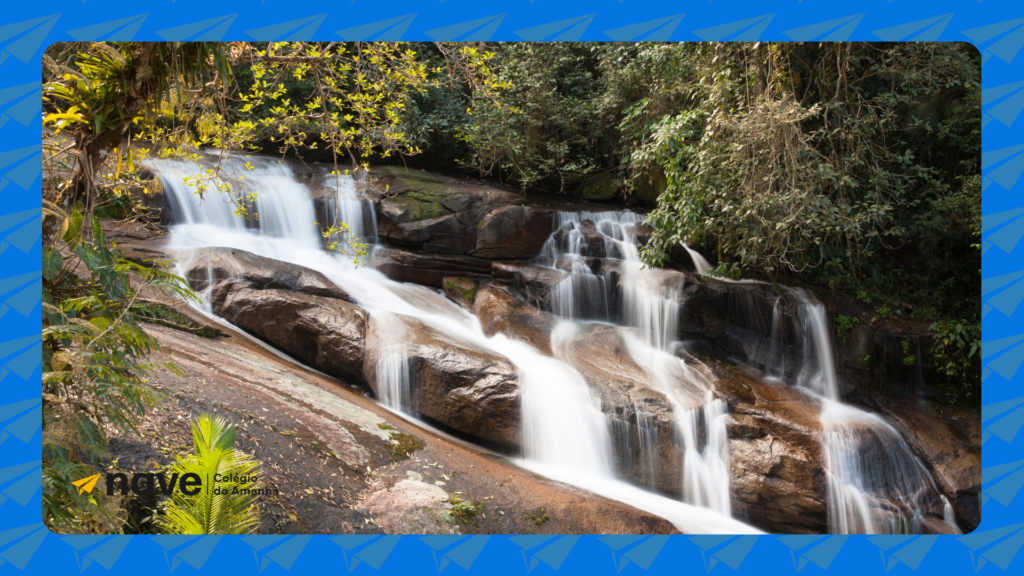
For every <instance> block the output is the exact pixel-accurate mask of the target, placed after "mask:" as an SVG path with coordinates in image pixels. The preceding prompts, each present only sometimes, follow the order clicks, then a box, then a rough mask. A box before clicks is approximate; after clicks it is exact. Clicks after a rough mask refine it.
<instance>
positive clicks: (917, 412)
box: [875, 397, 981, 533]
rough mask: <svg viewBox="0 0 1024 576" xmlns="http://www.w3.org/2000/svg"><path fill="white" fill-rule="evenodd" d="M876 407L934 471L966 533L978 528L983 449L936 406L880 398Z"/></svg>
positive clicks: (939, 486) (907, 400)
mask: <svg viewBox="0 0 1024 576" xmlns="http://www.w3.org/2000/svg"><path fill="white" fill-rule="evenodd" d="M875 404H876V405H877V406H878V407H879V408H880V409H881V410H882V411H883V412H884V413H885V414H886V415H888V416H889V418H890V421H891V422H892V424H893V426H894V427H895V428H896V430H898V431H899V432H900V434H901V435H903V437H904V438H905V439H906V441H907V443H908V444H909V445H910V447H911V449H912V450H913V451H914V453H915V454H917V456H918V457H919V458H921V459H922V460H923V461H924V463H925V465H926V466H927V467H928V469H929V470H931V472H932V476H933V477H934V478H935V482H936V483H937V484H938V488H939V490H940V491H941V492H942V493H943V494H944V495H945V496H946V498H947V499H948V500H949V502H950V504H952V505H953V510H954V511H955V512H956V519H957V524H959V525H960V528H961V529H962V530H963V531H964V533H967V532H970V531H972V530H974V529H975V528H977V527H978V524H980V522H981V502H980V494H981V449H980V446H978V445H976V444H974V443H973V442H971V441H970V439H969V438H968V437H967V436H965V435H963V434H961V433H960V432H959V431H958V430H956V429H955V428H954V427H953V425H952V424H951V422H950V420H949V419H948V418H945V417H943V416H942V415H940V414H939V413H938V410H937V409H936V406H935V404H933V403H930V402H925V401H918V400H910V399H894V398H884V397H878V398H875Z"/></svg>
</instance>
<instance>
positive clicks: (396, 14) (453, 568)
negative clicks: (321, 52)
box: [0, 0, 1024, 575]
mask: <svg viewBox="0 0 1024 576" xmlns="http://www.w3.org/2000/svg"><path fill="white" fill-rule="evenodd" d="M311 4H312V3H311V2H308V1H307V2H304V1H302V0H295V1H291V0H288V1H286V0H263V1H262V2H256V1H255V0H250V1H246V2H235V3H229V2H222V1H216V0H204V1H201V0H155V1H154V2H152V3H142V2H128V1H126V0H92V1H90V2H86V0H81V1H79V0H58V1H52V0H51V1H49V2H28V1H26V0H8V1H7V2H6V3H5V5H4V7H3V10H2V12H0V270H2V272H0V276H2V279H0V322H2V333H3V334H2V336H0V340H3V341H2V342H0V382H2V388H0V390H2V393H3V399H2V400H0V454H2V456H3V458H2V461H0V462H2V463H0V575H2V574H6V573H17V572H22V571H28V572H33V573H36V572H38V573H42V572H44V571H45V572H47V573H51V572H52V573H65V574H66V573H74V572H75V571H79V572H82V573H85V572H90V573H94V574H97V573H103V572H104V571H106V572H110V571H113V570H119V571H126V570H144V571H146V572H147V573H152V574H161V573H163V571H164V570H167V571H168V572H172V571H176V572H178V573H180V574H191V573H192V572H194V571H197V570H198V571H202V572H204V573H207V574H232V575H235V574H241V573H249V572H252V573H255V572H257V571H258V572H264V571H266V573H267V574H272V573H282V572H284V571H287V570H294V571H296V572H305V571H324V570H330V571H331V572H337V571H340V572H342V573H344V572H351V573H353V574H372V573H374V572H376V571H381V572H399V571H400V572H402V573H406V574H409V573H421V572H428V573H432V572H435V571H436V572H442V571H444V572H446V573H461V572H462V571H464V570H468V571H470V572H473V573H480V574H485V573H486V574H525V573H527V572H533V571H536V573H537V574H544V573H549V572H551V571H552V570H561V571H563V572H570V571H571V572H586V573H588V574H613V573H622V574H627V573H631V574H638V573H641V572H643V571H649V572H658V573H678V572H679V571H682V570H696V571H698V572H699V571H702V570H703V571H706V572H711V571H712V570H714V571H715V572H716V573H719V574H721V573H731V572H733V571H736V572H739V573H750V574H755V573H756V574H760V573H762V572H763V571H765V570H771V571H773V572H774V571H778V572H782V573H788V571H789V570H793V571H794V573H795V572H805V573H806V574H813V573H816V572H818V571H821V570H830V571H831V572H832V573H833V574H883V573H889V572H890V571H891V572H892V574H897V573H906V572H907V571H909V570H918V569H920V570H922V571H928V572H938V573H968V572H972V571H974V572H979V573H980V572H982V571H986V572H987V573H993V572H1000V571H1008V570H1009V571H1016V570H1021V567H1022V565H1021V562H1019V561H1018V562H1014V557H1015V556H1016V555H1017V553H1018V551H1019V550H1020V548H1021V546H1022V545H1024V514H1022V511H1024V498H1017V496H1018V492H1019V491H1020V489H1021V487H1022V485H1024V456H1022V452H1024V440H1020V439H1018V432H1019V431H1020V428H1021V426H1022V425H1024V395H1022V394H1024V392H1022V390H1024V386H1022V384H1024V372H1021V373H1018V372H1019V371H1018V368H1019V367H1020V365H1021V362H1022V361H1024V326H1022V325H1021V324H1018V323H1020V322H1021V321H1022V320H1024V313H1020V312H1019V310H1018V308H1019V304H1020V301H1021V299H1022V298H1024V280H1020V278H1021V277H1024V263H1022V262H1021V256H1022V255H1024V249H1021V251H1020V252H1016V249H1017V248H1018V244H1020V240H1021V237H1022V236H1024V183H1022V182H1020V176H1021V174H1022V173H1024V131H1022V130H1021V128H1024V121H1022V123H1021V124H1020V125H1017V124H1016V122H1017V120H1018V117H1019V116H1020V112H1021V111H1022V109H1024V56H1021V55H1020V52H1021V48H1022V46H1024V5H1021V4H1017V3H1014V2H1010V1H1000V0H984V1H982V0H964V1H952V0H935V1H930V2H919V1H916V0H913V1H912V0H869V1H862V2H858V3H857V4H858V5H857V6H856V7H848V6H846V4H847V3H844V2H825V1H824V0H786V1H780V2H767V1H765V0H717V1H714V0H712V1H711V2H704V0H700V1H694V2H687V3H685V4H684V3H668V2H658V1H649V0H621V1H620V0H598V1H583V0H561V1H555V0H536V1H534V0H517V1H514V2H512V1H505V2H487V1H484V0H476V1H470V0H440V2H439V3H433V4H431V5H429V7H428V6H427V5H426V4H425V3H424V2H423V1H411V0H386V1H382V0H359V1H358V2H357V1H356V0H351V3H350V2H339V3H336V4H333V5H328V6H323V7H317V6H313V5H311ZM684 14H685V15H684ZM122 15H125V16H122ZM257 38H258V39H261V40H271V39H275V40H276V39H294V40H308V39H314V38H315V39H320V40H338V39H346V40H377V39H380V40H397V39H402V40H487V39H490V40H508V41H517V40H595V41H609V40H613V39H616V40H633V39H637V40H677V41H687V40H693V41H696V40H779V41H789V40H861V41H877V40H918V41H921V40H942V41H965V42H972V43H973V44H975V45H976V46H977V47H978V48H979V49H980V50H981V51H982V56H983V88H984V92H983V126H984V130H983V137H982V142H983V177H984V180H983V186H984V188H983V189H984V193H983V209H982V213H983V215H984V218H983V228H984V230H983V246H982V250H983V253H984V257H983V277H984V278H985V279H992V282H988V281H986V282H985V285H984V288H983V290H984V294H983V304H982V306H983V316H984V328H983V334H984V336H983V341H984V343H985V344H984V348H983V354H982V356H983V362H984V368H983V371H984V373H983V378H984V395H983V399H982V401H983V404H984V409H983V412H982V419H983V427H984V431H983V443H984V450H983V466H984V470H983V476H982V482H983V493H984V495H983V515H982V518H983V520H982V525H981V527H980V528H979V529H978V530H977V531H975V532H974V533H972V534H970V535H967V536H958V537H954V536H941V537H940V536H883V537H865V536H851V537H843V536H760V537H756V536H742V537H739V536H737V537H730V536H724V537H719V536H714V537H701V536H672V537H669V536H640V537H635V536H612V537H599V536H428V537H421V536H369V537H360V536H340V537H337V536H336V537H330V536H257V537H226V536H225V537H216V536H211V537H201V538H200V537H175V536H159V537H147V536H134V537H127V536H109V537H108V536H100V537H85V536H77V537H75V536H59V535H56V534H52V533H50V532H49V531H48V530H47V529H46V528H45V527H44V526H43V525H42V524H40V523H39V522H40V517H39V514H40V506H39V500H40V475H39V471H38V470H39V452H40V432H41V430H40V399H39V380H40V378H41V372H40V352H39V344H38V343H39V326H40V314H41V308H40V288H39V284H40V280H39V278H40V267H41V247H40V235H41V234H40V212H39V201H38V199H39V198H40V196H41V194H40V186H41V183H40V165H41V164H40V133H41V129H40V84H39V70H40V58H41V53H42V48H43V47H44V46H47V45H49V44H50V43H52V42H55V41H59V40H128V39H137V40H222V39H223V40H232V39H236V40H252V39H257ZM997 279H998V280H997ZM1022 436H1024V435H1022ZM1014 565H1016V566H1017V568H1016V569H1014V568H1013V566H1014Z"/></svg>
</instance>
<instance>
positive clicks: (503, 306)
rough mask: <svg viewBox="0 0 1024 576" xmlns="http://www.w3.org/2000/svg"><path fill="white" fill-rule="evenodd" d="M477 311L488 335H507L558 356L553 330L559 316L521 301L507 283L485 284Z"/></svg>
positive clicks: (474, 305) (474, 302)
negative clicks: (552, 346) (553, 343)
mask: <svg viewBox="0 0 1024 576" xmlns="http://www.w3.org/2000/svg"><path fill="white" fill-rule="evenodd" d="M473 314H475V315H476V317H477V318H479V319H480V325H481V326H482V327H483V330H484V334H487V335H488V336H494V335H495V334H499V333H500V334H505V335H506V336H508V337H509V338H513V339H515V340H521V341H523V342H527V343H529V344H530V345H531V346H533V347H534V348H536V349H537V350H539V351H540V352H541V353H542V354H545V355H547V356H553V355H554V353H553V352H552V351H551V331H552V330H554V326H555V318H554V317H553V316H552V315H550V314H547V313H545V312H542V311H540V310H538V309H536V308H534V307H533V306H527V305H525V304H524V303H522V302H520V301H518V300H517V299H516V297H515V296H514V295H513V294H512V292H511V291H510V290H509V288H508V287H507V286H506V285H504V284H499V283H497V282H486V283H484V284H483V285H481V286H480V289H479V290H478V291H477V293H476V299H475V300H474V301H473Z"/></svg>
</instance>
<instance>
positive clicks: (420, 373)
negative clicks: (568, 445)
mask: <svg viewBox="0 0 1024 576" xmlns="http://www.w3.org/2000/svg"><path fill="white" fill-rule="evenodd" d="M394 321H397V322H399V323H400V324H401V328H400V329H401V330H403V338H402V339H401V344H398V346H402V347H404V352H405V354H404V357H405V358H406V366H407V367H408V374H409V408H410V409H411V410H413V411H414V412H416V413H417V414H420V415H423V416H426V417H427V418H430V419H432V420H435V421H437V422H440V423H442V424H444V425H446V426H449V427H451V428H453V429H455V430H458V431H459V432H463V433H465V434H469V435H471V436H473V437H476V438H479V439H481V440H483V441H485V442H490V443H493V444H497V445H499V446H502V447H505V448H507V449H510V450H517V449H518V448H519V446H520V444H521V438H520V416H519V378H518V376H517V375H516V370H515V367H514V366H513V365H512V364H511V363H510V362H509V361H508V360H507V359H506V358H504V357H502V356H498V355H496V354H493V353H490V352H487V351H484V350H481V349H479V348H475V347H473V346H471V345H470V344H468V343H466V342H463V341H460V340H457V339H455V338H452V337H450V336H448V335H447V334H444V333H442V332H441V331H439V330H437V329H435V328H433V327H431V326H428V325H426V324H424V323H423V322H420V321H419V320H416V319H415V318H411V317H405V316H396V317H394ZM394 321H393V322H388V323H387V324H384V325H382V324H381V323H380V322H378V321H377V320H376V319H374V320H373V322H372V328H371V330H370V331H369V333H368V334H367V338H366V359H365V362H364V372H365V379H366V382H368V383H369V384H370V387H371V388H373V390H374V392H376V394H377V396H378V397H380V396H381V395H382V393H383V392H382V389H381V386H382V385H383V382H384V380H383V379H384V378H385V377H387V375H386V374H383V373H382V372H381V371H382V370H386V365H385V364H382V358H385V357H386V355H387V353H388V350H387V347H388V346H389V344H387V342H390V341H393V340H392V339H393V338H394V333H393V331H394V330H395V329H396V324H395V323H394ZM382 331H385V332H387V333H388V336H387V339H382V338H381V332H382ZM394 345H395V344H390V346H394ZM383 361H384V362H386V358H385V360H383Z"/></svg>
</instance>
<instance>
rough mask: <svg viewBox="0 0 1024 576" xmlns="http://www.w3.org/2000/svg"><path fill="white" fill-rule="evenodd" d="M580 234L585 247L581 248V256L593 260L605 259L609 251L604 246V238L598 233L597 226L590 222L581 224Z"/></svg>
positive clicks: (586, 221) (585, 221)
mask: <svg viewBox="0 0 1024 576" xmlns="http://www.w3.org/2000/svg"><path fill="white" fill-rule="evenodd" d="M579 230H580V234H581V235H582V236H583V245H582V246H581V247H580V254H581V255H583V256H590V257H592V258H604V257H605V256H606V255H607V250H606V247H605V245H604V236H602V235H601V233H600V232H598V231H597V226H595V225H594V223H593V222H592V221H590V220H583V221H582V222H580V227H579Z"/></svg>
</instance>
